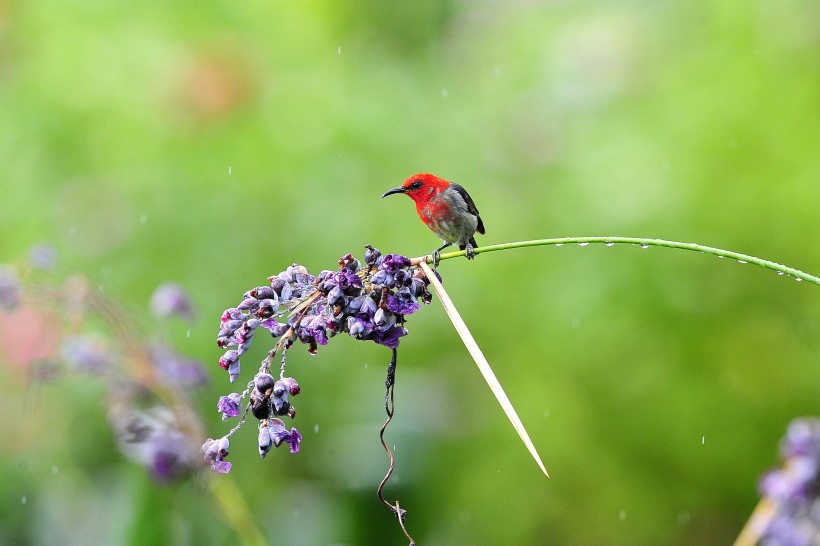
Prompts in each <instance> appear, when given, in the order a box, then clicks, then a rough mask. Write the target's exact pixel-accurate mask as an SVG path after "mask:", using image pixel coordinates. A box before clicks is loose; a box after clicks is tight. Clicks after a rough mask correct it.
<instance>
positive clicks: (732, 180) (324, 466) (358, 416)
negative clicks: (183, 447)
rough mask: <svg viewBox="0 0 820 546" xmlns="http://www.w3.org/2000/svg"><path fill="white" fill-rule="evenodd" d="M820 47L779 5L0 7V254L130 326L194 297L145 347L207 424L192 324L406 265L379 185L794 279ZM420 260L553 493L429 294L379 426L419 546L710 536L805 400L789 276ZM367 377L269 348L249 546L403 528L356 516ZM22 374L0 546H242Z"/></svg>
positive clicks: (1, 400) (624, 262) (241, 480)
mask: <svg viewBox="0 0 820 546" xmlns="http://www.w3.org/2000/svg"><path fill="white" fill-rule="evenodd" d="M818 29H820V6H819V5H818V4H817V3H816V2H812V1H809V0H789V1H785V2H784V1H781V2H776V1H774V0H768V1H761V2H738V1H731V0H722V1H716V2H702V3H699V2H688V1H683V0H674V1H668V2H654V3H647V2H634V1H626V0H624V1H617V2H572V3H564V2H499V3H492V2H476V3H468V2H455V1H452V0H451V1H445V2H432V1H430V2H406V3H398V2H377V1H375V0H355V1H353V2H346V3H341V2H314V1H308V2H269V1H265V2H263V1H258V0H257V1H248V2H239V3H238V2H223V1H214V0H208V1H204V2H179V3H169V2H158V1H149V2H143V3H138V4H136V5H134V4H129V5H124V4H123V5H118V4H117V3H106V2H100V1H95V0H67V1H63V2H44V1H41V0H35V1H26V2H15V1H10V2H0V124H2V126H3V128H4V130H3V131H0V156H2V157H3V158H4V161H3V175H2V178H3V181H2V182H1V183H0V203H2V205H0V208H1V209H2V213H0V262H9V261H12V260H15V259H17V258H19V257H20V256H23V255H25V253H26V252H27V251H28V249H29V248H30V247H31V246H32V245H34V244H36V243H40V242H50V243H52V244H54V245H55V246H56V247H57V248H58V250H59V252H60V256H61V266H60V267H61V268H63V269H65V270H79V271H82V272H84V273H86V274H87V275H89V276H90V277H92V278H94V279H95V280H96V281H97V282H99V286H100V289H101V290H104V291H105V293H107V294H109V295H111V296H112V297H115V298H116V299H118V300H121V301H122V302H123V303H125V304H126V305H127V306H129V308H134V309H144V308H145V305H146V303H147V301H148V298H149V297H150V295H151V293H152V291H153V290H154V289H155V288H156V286H157V285H158V284H160V283H161V282H164V281H166V280H173V281H176V282H179V283H181V284H183V285H184V286H185V287H186V288H188V289H189V290H190V291H191V293H192V294H193V296H194V299H195V300H196V303H197V305H198V307H199V311H200V313H199V317H200V318H199V320H198V322H197V323H196V324H195V325H194V327H192V328H191V332H190V335H188V333H187V332H186V331H185V327H184V326H181V325H171V326H166V328H169V330H168V331H165V332H164V335H165V337H166V338H168V339H170V340H172V341H173V342H174V343H175V344H176V346H177V348H178V349H180V350H181V351H184V352H186V353H188V354H191V355H194V356H196V357H197V358H200V359H201V360H203V361H204V362H207V363H208V364H209V365H210V368H209V372H210V374H211V376H212V379H213V382H212V386H211V387H210V388H209V389H208V391H207V392H205V393H203V394H202V395H201V396H199V397H198V398H197V400H198V403H199V409H200V410H201V414H202V415H203V419H204V420H205V422H206V426H207V428H208V430H209V432H210V434H212V435H215V436H218V435H221V434H224V432H225V431H226V430H227V427H226V425H225V424H224V423H221V422H220V421H219V415H218V413H217V412H216V411H215V409H214V405H215V402H216V398H217V397H218V396H219V395H220V394H225V393H227V392H230V390H231V387H230V386H228V383H227V377H226V375H225V374H224V372H223V371H222V370H220V369H219V368H218V366H217V365H216V360H217V358H218V356H219V354H220V352H219V350H218V349H217V348H216V346H215V343H214V337H215V334H216V325H217V318H218V317H219V314H220V313H221V311H222V310H223V309H224V308H226V307H229V306H233V305H236V304H237V303H238V302H239V298H240V297H241V294H242V293H243V292H244V291H245V290H247V289H249V288H252V287H253V286H256V285H258V284H260V283H262V282H263V281H264V279H265V277H267V276H268V275H271V274H274V273H277V272H278V271H280V270H282V269H283V268H285V267H286V266H287V265H289V264H291V263H293V262H299V263H302V264H304V265H305V266H307V267H308V268H309V269H310V270H311V271H313V272H318V271H319V270H321V269H324V268H333V267H335V264H336V260H337V259H338V258H339V257H340V256H341V255H343V254H344V253H347V252H353V253H354V254H358V255H361V253H362V251H363V248H362V247H363V245H364V244H366V243H370V244H373V245H375V246H377V247H379V248H381V249H382V251H384V252H398V253H402V254H406V255H411V256H417V255H422V254H425V253H428V252H430V251H431V250H432V249H433V248H434V247H435V246H437V244H438V243H437V240H435V238H434V236H433V235H432V234H431V233H429V232H428V231H427V230H426V229H425V228H424V227H423V226H422V225H421V223H420V222H419V221H418V220H417V218H416V217H415V213H414V211H413V210H412V206H411V203H410V201H409V200H407V199H406V198H404V197H401V196H396V197H391V198H390V199H386V200H384V201H379V199H378V197H379V196H380V195H381V194H382V192H384V191H385V190H387V189H389V188H392V187H394V186H396V185H398V184H400V183H401V181H402V180H403V179H404V178H405V177H406V176H408V175H410V174H412V173H414V172H419V171H429V172H434V173H436V174H439V175H441V176H443V177H445V178H448V179H452V180H455V181H457V182H459V183H461V184H462V185H464V186H465V187H467V188H468V189H469V191H470V193H471V195H472V196H473V198H474V200H475V202H476V204H477V205H478V208H479V209H480V210H481V213H482V217H483V218H484V222H485V225H486V226H487V235H486V236H484V237H481V238H479V245H481V244H488V243H499V242H505V241H514V240H524V239H531V238H541V237H551V236H569V235H630V236H646V237H662V238H667V239H673V240H680V241H696V242H699V243H703V244H708V245H713V246H717V247H721V248H728V249H732V250H736V251H739V252H746V253H749V254H753V255H756V256H760V257H763V258H767V259H771V260H774V261H778V262H781V263H785V264H787V265H790V266H793V267H796V268H798V269H803V270H805V271H808V272H812V273H814V274H817V273H818V272H820V253H819V252H817V250H816V243H815V241H816V240H817V238H818V235H820V222H818V219H817V210H818V203H820V154H819V153H818V143H820V122H819V121H818V120H820V93H819V92H818V90H820V71H818V70H817V67H818V61H819V60H820V30H818ZM440 272H441V274H442V276H443V278H444V281H445V286H446V287H447V288H448V291H449V292H450V295H451V297H452V298H453V299H454V301H455V302H456V304H457V305H458V307H459V310H460V312H461V314H462V315H463V317H464V318H465V320H466V321H467V323H468V324H469V325H470V327H471V328H472V329H473V333H474V335H475V337H476V339H477V341H478V342H479V344H480V345H481V346H482V348H483V350H484V352H485V354H486V355H487V357H488V359H489V361H490V362H491V364H492V365H493V367H494V369H495V370H496V373H497V375H498V377H499V379H500V380H501V382H502V384H503V385H504V387H505V389H506V390H507V393H508V395H509V396H510V398H511V399H512V401H513V403H514V405H515V406H516V408H517V410H518V412H519V414H520V416H521V418H522V420H523V421H524V423H525V425H526V426H527V428H528V430H529V432H530V434H531V436H532V438H533V440H534V442H535V444H536V446H537V447H538V449H539V451H540V453H541V455H542V457H543V458H544V462H545V463H546V465H547V468H548V469H549V470H550V472H551V474H552V476H553V479H552V481H550V482H547V481H546V480H544V479H543V477H542V476H541V475H540V473H539V471H538V469H537V467H536V466H535V464H534V463H533V462H532V461H531V460H530V459H529V456H528V454H527V452H526V451H525V449H524V448H523V446H522V445H521V444H520V442H519V441H518V439H517V437H516V436H515V434H514V432H513V431H512V429H511V427H510V426H509V424H508V422H507V420H506V418H505V416H504V415H503V413H502V412H501V410H500V409H499V407H498V406H497V404H496V403H495V401H494V399H493V397H492V395H491V393H490V391H489V390H488V389H487V387H486V385H485V384H484V383H483V381H482V380H481V378H480V376H479V375H478V373H477V371H476V370H475V367H474V365H473V364H472V362H471V361H470V359H469V356H468V355H467V353H466V350H465V349H464V347H463V346H462V345H461V344H460V342H459V340H458V338H457V336H456V334H455V332H454V331H453V330H452V329H451V327H450V326H449V322H448V321H447V318H446V317H445V315H444V313H443V311H442V309H441V307H440V305H438V302H436V301H434V302H433V304H432V305H431V306H429V307H424V308H423V309H422V310H421V311H420V312H419V313H417V314H416V315H414V316H412V317H411V319H410V322H409V324H408V327H409V330H410V335H409V336H408V337H407V338H405V339H404V340H403V341H402V344H401V347H400V351H399V365H398V379H397V381H398V384H397V388H396V397H397V402H396V408H397V417H396V420H395V421H394V423H393V427H392V428H391V429H390V431H389V432H388V435H387V436H388V441H389V442H390V443H391V444H395V447H396V456H397V465H398V466H397V472H396V475H395V478H394V481H393V482H391V484H390V485H389V486H388V488H387V496H388V497H389V498H395V497H398V498H399V499H400V500H401V503H402V507H404V508H406V509H408V510H409V512H410V515H409V520H408V525H409V529H410V531H411V533H412V534H413V535H414V537H415V538H416V539H417V540H419V542H420V543H422V544H470V543H471V544H726V543H728V542H730V541H731V540H732V538H733V537H734V536H736V534H737V532H738V531H739V529H740V527H741V526H742V524H743V522H744V520H745V519H746V517H747V516H748V514H749V513H750V512H751V510H752V508H753V507H754V505H755V503H756V500H757V492H756V480H757V479H758V477H759V475H760V474H761V473H762V472H763V471H764V470H765V469H766V468H768V467H770V466H772V465H774V464H776V463H777V460H776V451H777V442H778V440H779V438H780V437H781V435H782V434H783V431H784V430H785V427H786V425H787V423H788V422H789V421H790V420H791V419H792V418H794V417H797V416H800V415H804V414H816V413H817V412H818V410H819V409H820V408H818V402H817V401H818V400H820V364H819V362H820V359H819V357H820V342H819V341H818V339H819V337H818V328H819V327H820V312H819V311H818V309H820V307H818V305H817V302H818V301H820V300H818V298H820V292H818V289H817V287H814V286H809V285H808V284H807V283H803V284H797V283H795V282H794V281H793V280H789V279H787V278H783V277H778V276H776V275H774V274H773V273H772V272H769V271H766V270H763V269H759V268H754V267H752V266H749V265H740V264H737V263H734V262H730V261H729V260H718V259H715V258H713V257H707V256H699V255H697V254H692V253H683V252H674V251H670V250H666V249H648V250H641V249H639V248H634V247H633V248H630V247H620V246H615V247H612V248H606V247H603V246H602V245H597V246H592V245H591V246H588V247H584V248H579V247H575V246H573V247H568V246H565V247H561V248H537V249H525V250H516V251H510V252H504V253H494V254H487V255H482V256H479V257H478V258H477V259H476V261H475V262H472V263H468V262H467V261H466V260H451V261H448V262H445V263H443V264H442V266H441V268H440ZM146 316H147V314H146ZM177 327H178V328H179V329H178V330H174V329H173V328H177ZM263 343H264V339H260V340H257V342H256V344H257V345H262V344H263ZM263 354H264V353H263V347H256V348H255V349H254V351H252V353H251V357H253V358H254V359H255V358H260V359H261V356H262V355H263ZM2 360H3V357H2V356H0V363H2ZM388 361H389V352H388V351H387V350H386V349H384V348H383V347H378V346H376V345H374V344H370V343H368V344H363V343H357V342H354V341H353V340H352V339H348V338H338V339H334V340H333V341H332V342H331V344H330V345H328V346H327V347H323V348H321V350H320V352H319V355H318V356H317V357H309V356H308V355H307V354H306V353H305V352H303V351H302V348H301V347H298V346H297V347H295V348H294V350H293V351H292V353H291V356H290V359H289V373H290V374H292V375H294V376H295V377H296V378H298V379H299V381H300V384H301V385H302V390H303V393H302V394H301V395H300V397H299V399H297V401H296V404H297V406H298V408H299V414H298V416H297V418H296V420H295V422H294V425H296V426H297V427H299V429H300V430H302V431H303V433H304V436H305V439H304V443H303V450H302V452H301V453H300V454H299V455H296V456H292V455H289V454H288V453H285V452H284V450H277V451H274V452H273V453H271V454H270V455H269V456H268V457H267V459H265V460H264V461H262V460H260V459H259V457H258V456H257V455H256V447H255V433H254V431H253V430H252V426H251V427H248V429H247V430H243V431H241V432H240V433H238V434H237V435H236V436H235V437H234V438H233V440H232V448H233V449H232V456H231V459H232V460H233V462H234V465H235V466H234V469H233V471H232V473H231V475H232V477H233V478H234V479H235V480H236V482H237V483H238V485H239V487H240V488H241V490H242V491H243V493H244V496H245V498H246V500H247V501H248V504H249V506H250V507H251V510H252V511H253V517H254V519H255V520H256V521H257V522H258V524H259V525H260V526H261V527H262V529H263V531H264V532H265V534H266V536H268V537H269V539H270V541H271V543H275V544H279V543H281V544H402V543H405V542H406V541H405V540H404V537H403V536H402V535H401V533H400V531H399V528H398V526H397V525H396V522H395V520H394V518H393V517H392V516H391V515H390V514H389V512H388V511H387V510H385V509H384V507H383V506H382V505H381V504H380V503H378V501H377V499H376V496H375V487H376V485H377V484H378V482H379V481H380V479H381V477H382V476H383V474H384V471H385V469H386V464H387V461H386V456H385V455H384V452H383V451H382V449H381V446H380V445H379V443H378V436H377V434H378V429H379V427H380V425H381V423H382V421H383V418H384V413H383V407H382V403H383V394H384V393H383V388H384V387H383V381H384V370H385V367H386V365H387V362H388ZM245 362H247V364H246V366H245V374H246V375H247V374H249V373H250V370H251V369H252V368H253V364H252V360H246V361H245ZM20 373H21V372H20V371H19V369H15V368H14V367H12V366H4V367H3V369H2V373H0V381H2V382H0V404H2V407H3V410H4V420H3V422H4V424H3V427H4V428H7V429H8V430H7V431H4V432H7V433H8V434H4V438H5V443H4V445H5V446H6V447H5V451H6V456H4V457H3V459H2V461H0V482H2V483H3V484H9V485H8V486H5V485H4V488H3V494H2V496H1V497H2V502H1V503H0V542H2V543H14V542H17V543H20V544H27V543H32V544H34V543H37V544H52V543H57V542H61V543H72V544H73V543H76V544H81V543H93V542H96V543H110V544H116V543H119V544H123V543H131V544H156V543H160V542H163V541H165V542H168V543H191V544H194V543H196V544H202V543H214V544H218V543H228V542H230V541H235V540H236V535H235V531H234V530H232V529H231V528H230V526H229V525H228V524H227V523H226V521H225V520H224V519H222V518H221V517H220V511H219V509H218V507H217V505H216V504H215V503H214V502H212V501H211V500H210V499H209V498H208V496H207V490H205V489H204V488H203V487H202V484H201V483H198V482H196V481H195V480H193V481H191V482H189V483H183V484H178V485H176V486H173V487H171V488H159V487H156V486H154V485H152V484H151V482H150V481H149V480H148V478H147V477H146V476H145V475H144V474H143V472H142V470H141V469H139V468H138V467H136V466H135V465H134V464H133V463H130V462H128V461H127V460H126V459H124V458H122V457H121V456H119V455H118V453H117V451H116V447H115V444H114V442H113V439H112V436H111V433H110V432H107V431H106V422H105V417H104V407H103V406H104V402H103V401H100V402H99V404H95V402H94V398H93V389H92V392H91V393H89V392H87V391H88V390H89V389H88V388H85V387H84V386H83V385H77V384H73V383H69V384H49V385H45V386H43V387H37V389H39V391H38V392H39V393H40V395H39V398H36V400H37V402H35V404H34V407H33V408H32V406H31V404H29V403H28V402H26V401H27V400H29V398H27V393H29V394H30V391H31V389H33V388H34V387H32V386H31V385H30V384H29V383H28V382H27V381H26V380H25V378H24V377H21V375H20ZM76 397H82V403H78V402H77V401H76V400H75V398H76ZM55 406H58V407H55ZM26 428H31V429H33V430H38V431H40V433H38V434H29V435H24V436H23V437H20V436H17V434H18V433H19V431H20V430H25V429H26ZM52 428H54V429H55V430H51V429H52ZM11 432H14V433H15V434H13V435H12V434H11ZM78 443H80V444H81V445H78ZM102 514H104V516H103V515H102Z"/></svg>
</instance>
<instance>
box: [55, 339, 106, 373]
mask: <svg viewBox="0 0 820 546" xmlns="http://www.w3.org/2000/svg"><path fill="white" fill-rule="evenodd" d="M60 355H61V356H62V357H63V359H64V360H65V361H66V363H67V364H68V365H69V367H71V368H73V369H74V370H77V371H81V372H86V373H91V374H101V373H103V372H105V371H106V370H107V369H110V368H111V367H112V366H113V365H114V357H113V355H112V351H111V347H109V345H108V343H106V342H105V341H103V340H102V339H100V338H97V337H91V336H72V337H66V338H65V339H63V342H62V344H61V345H60Z"/></svg>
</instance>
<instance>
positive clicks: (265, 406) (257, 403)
mask: <svg viewBox="0 0 820 546" xmlns="http://www.w3.org/2000/svg"><path fill="white" fill-rule="evenodd" d="M250 405H251V413H253V416H254V417H256V418H257V419H267V418H268V417H270V414H271V404H270V398H269V397H267V396H264V395H263V394H262V393H260V392H259V391H257V390H256V389H254V390H252V391H251V396H250Z"/></svg>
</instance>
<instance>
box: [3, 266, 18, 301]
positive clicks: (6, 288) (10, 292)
mask: <svg viewBox="0 0 820 546" xmlns="http://www.w3.org/2000/svg"><path fill="white" fill-rule="evenodd" d="M21 299H22V290H21V289H20V281H18V280H17V275H16V274H15V273H14V270H12V268H11V267H9V266H0V308H2V309H5V310H7V311H12V310H13V309H14V308H15V307H17V305H19V303H20V300H21Z"/></svg>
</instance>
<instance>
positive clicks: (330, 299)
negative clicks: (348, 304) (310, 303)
mask: <svg viewBox="0 0 820 546" xmlns="http://www.w3.org/2000/svg"><path fill="white" fill-rule="evenodd" d="M339 300H342V302H344V295H343V294H342V289H341V288H340V287H339V286H334V287H333V289H332V290H331V291H330V292H328V294H327V303H328V304H329V305H334V304H335V303H336V302H337V301H339Z"/></svg>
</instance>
